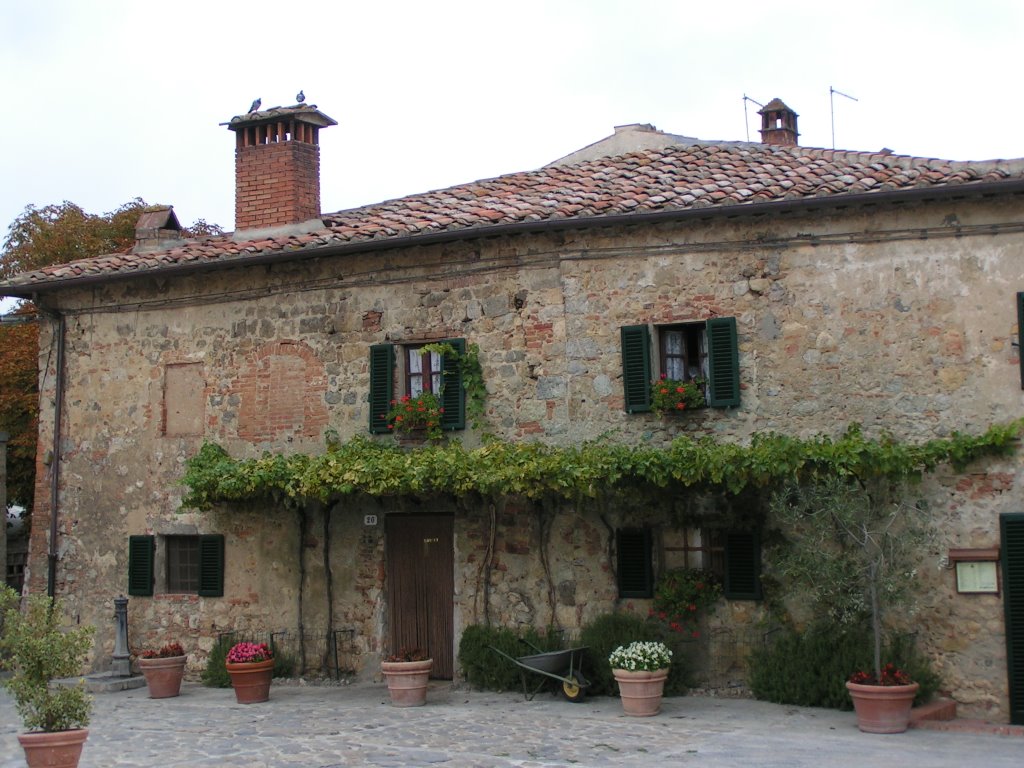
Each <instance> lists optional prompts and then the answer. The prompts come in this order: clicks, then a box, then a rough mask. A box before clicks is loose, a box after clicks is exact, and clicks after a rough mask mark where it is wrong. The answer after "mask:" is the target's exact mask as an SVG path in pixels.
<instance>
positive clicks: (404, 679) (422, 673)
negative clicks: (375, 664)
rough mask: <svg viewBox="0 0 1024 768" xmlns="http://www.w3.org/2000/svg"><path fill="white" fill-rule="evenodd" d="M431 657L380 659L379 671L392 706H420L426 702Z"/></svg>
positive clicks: (431, 662) (431, 665)
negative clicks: (406, 659)
mask: <svg viewBox="0 0 1024 768" xmlns="http://www.w3.org/2000/svg"><path fill="white" fill-rule="evenodd" d="M433 665H434V660H433V659H427V660H426V661H382V662H381V664H380V671H381V672H382V673H383V675H384V678H385V680H386V681H387V684H388V693H389V694H391V706H393V707H422V706H423V705H424V704H426V703H427V683H428V681H429V680H430V670H431V668H432V667H433Z"/></svg>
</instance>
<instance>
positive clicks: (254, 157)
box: [221, 104, 338, 232]
mask: <svg viewBox="0 0 1024 768" xmlns="http://www.w3.org/2000/svg"><path fill="white" fill-rule="evenodd" d="M337 124H338V123H337V122H336V121H334V120H332V119H331V118H329V117H328V116H327V115H325V114H323V113H322V112H320V111H318V110H317V108H316V105H312V104H296V105H295V106H293V107H273V108H271V109H265V110H263V111H261V112H250V113H249V114H246V115H238V116H236V117H233V118H231V121H230V122H228V123H221V125H226V126H227V127H228V129H229V130H232V131H234V132H235V231H236V232H237V231H238V230H252V229H272V228H275V227H282V226H288V225H291V224H301V223H303V222H306V221H311V220H314V219H319V218H320V144H319V133H320V129H321V128H327V127H329V126H332V125H337Z"/></svg>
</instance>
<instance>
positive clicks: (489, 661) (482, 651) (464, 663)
mask: <svg viewBox="0 0 1024 768" xmlns="http://www.w3.org/2000/svg"><path fill="white" fill-rule="evenodd" d="M523 641H526V642H523ZM528 643H529V644H528ZM530 645H533V646H534V647H535V648H538V649H540V651H541V652H544V651H557V650H560V649H561V648H563V647H568V646H563V645H562V637H561V633H560V632H557V631H552V632H538V631H537V630H535V629H533V628H532V627H531V628H528V629H526V630H523V631H517V630H515V629H510V628H508V627H485V626H483V625H480V624H474V625H472V626H469V627H466V629H465V631H464V632H463V633H462V640H460V641H459V665H460V666H461V667H462V673H463V675H465V677H466V680H467V682H469V683H470V684H471V685H473V686H476V687H477V688H483V689H485V690H490V691H511V690H522V687H523V683H522V678H521V676H520V672H522V671H523V670H522V668H521V667H519V666H518V665H516V664H515V663H513V662H511V661H509V660H508V659H506V658H504V657H503V656H501V655H499V654H497V653H495V652H494V651H493V650H491V649H492V647H493V648H498V649H500V650H501V651H503V652H504V653H507V654H508V655H509V656H511V657H512V658H514V659H515V658H518V657H520V656H529V655H531V654H533V653H537V652H538V651H536V650H534V648H531V647H530ZM527 674H528V675H529V677H528V678H527V681H526V683H527V685H528V686H530V687H531V689H532V688H533V687H535V686H536V685H537V683H539V682H540V676H539V675H536V674H534V673H531V672H528V673H527ZM552 682H554V681H552Z"/></svg>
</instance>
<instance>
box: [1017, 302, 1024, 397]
mask: <svg viewBox="0 0 1024 768" xmlns="http://www.w3.org/2000/svg"><path fill="white" fill-rule="evenodd" d="M1022 339H1024V292H1019V293H1018V294H1017V357H1018V358H1020V388H1021V389H1024V346H1022V344H1024V341H1022Z"/></svg>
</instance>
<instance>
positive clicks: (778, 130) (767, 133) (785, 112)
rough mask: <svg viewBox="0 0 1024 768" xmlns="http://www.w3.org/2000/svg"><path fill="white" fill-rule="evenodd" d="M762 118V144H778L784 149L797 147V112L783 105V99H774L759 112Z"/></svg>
mask: <svg viewBox="0 0 1024 768" xmlns="http://www.w3.org/2000/svg"><path fill="white" fill-rule="evenodd" d="M757 114H759V115H760V116H761V143H762V144H778V145H780V146H783V147H795V146H797V137H798V136H799V135H800V134H799V133H797V130H796V119H797V118H798V117H800V115H798V114H797V113H796V112H794V111H793V110H792V109H790V108H789V107H787V106H786V105H785V104H783V102H782V99H778V98H776V99H772V100H771V101H769V102H768V104H766V105H765V107H764V109H761V110H760V111H758V113H757Z"/></svg>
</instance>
